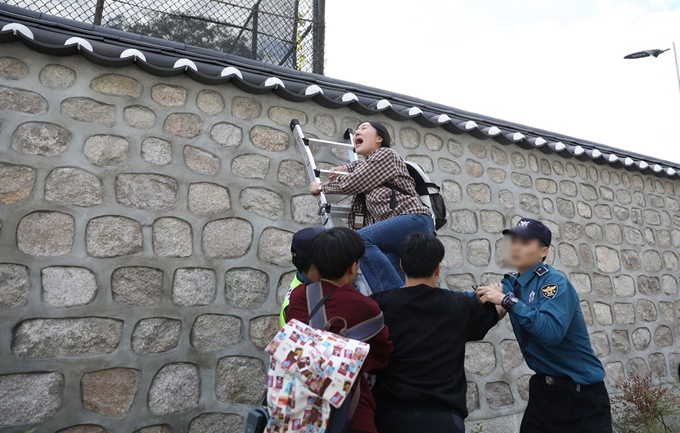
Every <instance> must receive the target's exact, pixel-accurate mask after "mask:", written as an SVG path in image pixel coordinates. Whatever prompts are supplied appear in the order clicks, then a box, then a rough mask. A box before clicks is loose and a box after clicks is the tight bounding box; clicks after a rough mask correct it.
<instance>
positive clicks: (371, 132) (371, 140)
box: [354, 122, 382, 156]
mask: <svg viewBox="0 0 680 433" xmlns="http://www.w3.org/2000/svg"><path fill="white" fill-rule="evenodd" d="M380 146H382V137H380V136H379V135H378V131H377V130H376V129H375V128H374V127H372V126H371V124H370V123H368V122H364V123H362V124H361V125H359V126H358V127H357V130H356V131H355V132H354V147H355V148H356V150H357V153H358V154H359V155H361V156H368V155H370V154H371V153H373V152H374V151H375V150H377V149H379V148H380Z"/></svg>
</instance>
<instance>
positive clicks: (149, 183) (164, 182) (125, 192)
mask: <svg viewBox="0 0 680 433" xmlns="http://www.w3.org/2000/svg"><path fill="white" fill-rule="evenodd" d="M178 187H179V184H178V182H177V181H176V180H175V179H173V178H171V177H169V176H163V175H160V174H151V173H124V174H119V175H118V176H116V201H117V202H118V203H120V204H122V205H123V206H127V207H133V208H138V209H150V210H163V209H172V208H173V207H175V204H176V203H177V189H178Z"/></svg>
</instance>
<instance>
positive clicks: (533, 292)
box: [529, 290, 536, 302]
mask: <svg viewBox="0 0 680 433" xmlns="http://www.w3.org/2000/svg"><path fill="white" fill-rule="evenodd" d="M535 298H536V291H535V290H532V291H531V293H529V302H534V299H535Z"/></svg>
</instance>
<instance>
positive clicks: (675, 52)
mask: <svg viewBox="0 0 680 433" xmlns="http://www.w3.org/2000/svg"><path fill="white" fill-rule="evenodd" d="M673 57H675V73H676V74H677V75H678V92H680V65H678V50H677V49H676V48H675V42H673Z"/></svg>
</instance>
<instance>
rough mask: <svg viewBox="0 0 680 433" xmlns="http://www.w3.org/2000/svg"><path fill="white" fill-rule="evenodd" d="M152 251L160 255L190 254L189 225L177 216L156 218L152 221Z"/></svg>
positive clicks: (190, 232) (190, 234)
mask: <svg viewBox="0 0 680 433" xmlns="http://www.w3.org/2000/svg"><path fill="white" fill-rule="evenodd" d="M153 252H154V254H156V255H157V256H160V257H189V256H191V254H192V253H193V239H192V231H191V225H190V224H189V223H188V222H186V221H184V220H181V219H179V218H170V217H167V218H158V219H157V220H156V221H154V222H153Z"/></svg>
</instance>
